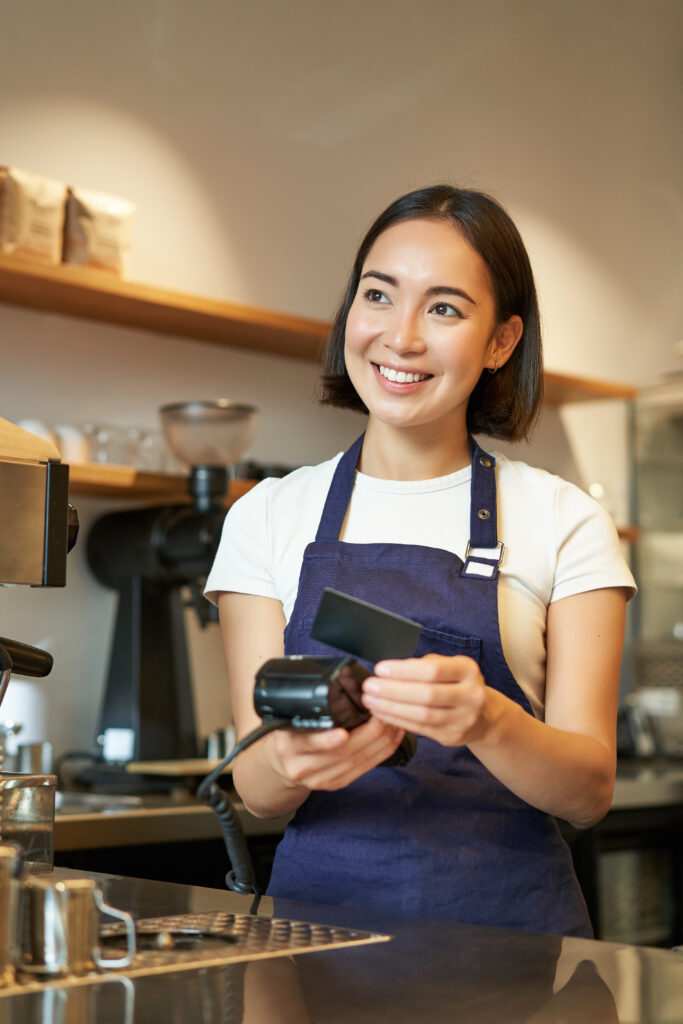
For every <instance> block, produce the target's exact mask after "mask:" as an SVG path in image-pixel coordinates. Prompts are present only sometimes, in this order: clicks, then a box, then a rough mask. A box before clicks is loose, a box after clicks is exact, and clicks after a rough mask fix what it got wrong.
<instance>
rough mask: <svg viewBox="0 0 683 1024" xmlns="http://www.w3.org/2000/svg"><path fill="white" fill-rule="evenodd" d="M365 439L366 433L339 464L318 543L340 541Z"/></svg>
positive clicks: (333, 478) (326, 505)
mask: <svg viewBox="0 0 683 1024" xmlns="http://www.w3.org/2000/svg"><path fill="white" fill-rule="evenodd" d="M364 437H365V431H363V433H362V434H361V435H360V437H359V438H357V439H356V440H355V441H354V442H353V444H352V445H351V447H350V448H349V449H348V451H345V452H344V454H343V455H342V457H341V459H340V460H339V462H338V463H337V468H336V469H335V471H334V476H333V477H332V483H331V484H330V489H329V491H328V492H327V499H326V501H325V507H324V508H323V514H322V516H321V517H320V523H319V525H318V532H317V534H316V536H315V539H316V542H318V543H323V544H329V543H334V542H335V541H338V540H339V534H340V533H341V530H342V526H343V524H344V516H345V515H346V510H347V508H348V507H349V501H350V500H351V492H352V491H353V482H354V479H355V476H356V466H357V465H358V459H359V457H360V450H361V448H362V447H363V438H364Z"/></svg>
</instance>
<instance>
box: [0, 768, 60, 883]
mask: <svg viewBox="0 0 683 1024" xmlns="http://www.w3.org/2000/svg"><path fill="white" fill-rule="evenodd" d="M56 791H57V777H56V776H55V775H25V774H22V773H20V772H0V836H2V838H3V840H9V841H11V842H14V843H18V844H19V846H20V847H21V848H22V850H23V851H24V863H25V866H26V868H27V869H28V870H30V871H35V872H38V873H39V872H49V871H51V870H52V866H53V864H54V838H55V793H56Z"/></svg>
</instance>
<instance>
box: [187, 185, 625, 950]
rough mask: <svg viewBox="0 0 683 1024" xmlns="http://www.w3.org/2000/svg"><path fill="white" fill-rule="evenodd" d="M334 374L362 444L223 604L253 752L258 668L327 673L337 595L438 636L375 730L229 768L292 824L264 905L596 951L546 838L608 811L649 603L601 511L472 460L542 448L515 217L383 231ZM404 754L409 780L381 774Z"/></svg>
mask: <svg viewBox="0 0 683 1024" xmlns="http://www.w3.org/2000/svg"><path fill="white" fill-rule="evenodd" d="M325 370H326V372H325V376H324V378H323V401H325V402H327V403H329V404H333V405H341V406H343V407H346V408H352V409H357V410H358V411H359V412H361V413H363V414H365V415H366V417H367V419H366V422H365V430H364V432H363V434H362V435H361V436H360V437H359V438H358V440H357V441H356V442H355V443H354V444H353V445H352V446H351V448H350V449H349V450H348V451H347V452H345V453H344V454H340V455H337V456H335V457H334V458H332V459H330V460H328V461H326V462H324V463H322V464H321V465H318V466H313V467H304V468H302V469H300V470H297V471H296V472H294V473H292V474H290V475H289V476H288V477H285V478H283V479H277V480H275V479H271V480H266V481H263V482H262V483H260V484H259V485H257V486H256V487H255V488H254V489H253V490H251V491H250V492H249V493H248V494H247V495H245V497H243V498H242V499H240V501H238V502H237V503H236V504H235V505H234V506H233V507H232V508H231V510H230V512H229V514H228V516H227V518H226V523H225V527H224V531H223V537H222V540H221V545H220V548H219V551H218V554H217V557H216V561H215V564H214V567H213V569H212V572H211V575H210V577H209V580H208V582H207V594H208V596H209V597H210V598H212V599H213V600H216V601H217V602H218V606H219V609H220V618H221V628H222V635H223V640H224V646H225V653H226V659H227V668H228V677H229V685H230V692H231V699H232V706H233V712H234V716H235V722H236V726H237V730H238V734H239V735H240V736H243V735H245V734H246V733H248V732H249V731H250V730H251V729H253V728H255V727H256V726H257V725H258V724H259V722H258V718H257V717H256V714H255V712H254V709H253V702H252V698H253V686H254V676H255V674H256V671H257V669H258V668H259V666H260V665H261V664H262V663H263V662H264V661H265V660H267V659H268V658H272V657H277V656H281V655H282V654H283V653H286V654H316V653H321V652H323V651H324V652H325V653H330V651H329V649H326V648H324V647H321V646H320V645H319V644H317V643H316V642H314V641H312V640H311V638H310V635H309V634H310V628H311V623H312V621H313V618H314V616H315V612H316V609H317V606H318V602H319V600H320V597H321V594H322V591H323V588H324V587H328V586H329V587H334V588H335V589H337V590H341V591H344V592H346V593H349V594H352V595H354V596H356V597H359V598H361V599H364V600H367V601H370V602H372V603H373V604H377V605H380V606H383V607H385V608H387V609H389V610H391V611H394V612H396V613H398V614H402V615H405V616H407V617H409V618H412V619H417V620H418V621H419V622H420V623H421V624H422V626H423V630H422V637H421V641H420V647H419V648H418V650H417V652H416V656H415V657H413V658H409V659H405V660H403V661H383V662H380V663H378V664H377V665H376V666H375V669H374V675H373V676H371V677H370V678H369V679H367V680H366V681H365V683H364V695H363V702H364V704H365V706H366V707H367V709H368V710H369V711H370V712H371V714H372V717H371V718H370V719H369V721H368V722H366V723H365V724H363V725H361V726H360V727H358V728H356V729H354V730H353V731H351V732H347V731H346V730H344V729H334V730H332V731H329V732H310V733H293V732H285V731H276V732H273V733H271V734H270V735H268V736H267V737H266V738H265V739H263V740H262V741H261V742H259V743H257V744H255V745H254V746H252V747H250V748H249V749H248V750H246V751H245V752H244V753H242V754H241V755H240V756H239V758H238V759H237V761H236V763H235V767H234V782H235V786H236V788H237V790H238V792H239V793H240V795H241V797H242V799H243V801H244V803H245V805H246V806H247V807H248V808H249V810H250V811H251V812H252V813H253V814H255V815H257V816H259V817H264V818H267V817H271V816H276V815H280V814H283V813H287V812H291V811H295V812H296V814H295V816H294V819H293V821H292V823H291V824H290V825H289V827H288V829H287V831H286V834H285V837H284V839H283V840H282V842H281V844H280V846H279V847H278V850H277V853H276V857H275V862H274V866H273V873H272V878H271V882H270V887H269V890H268V891H269V893H270V894H271V895H273V896H280V897H283V898H290V899H300V900H314V901H319V902H322V903H326V904H346V905H363V906H370V907H373V908H375V909H378V910H386V911H389V912H391V913H400V914H406V915H417V916H423V917H449V918H453V919H457V920H462V921H468V922H473V923H482V924H494V925H499V926H505V927H513V928H523V929H530V930H534V931H545V932H555V933H557V934H573V935H584V936H585V935H590V924H589V921H588V915H587V913H586V908H585V904H584V902H583V899H582V896H581V892H580V890H579V886H578V883H577V881H576V878H575V875H574V872H573V869H572V864H571V858H570V855H569V851H568V849H567V847H566V845H565V844H564V842H563V841H562V839H561V837H560V835H559V831H558V828H557V824H556V822H555V820H554V819H555V817H559V818H563V819H565V820H567V821H569V822H571V823H572V824H573V825H575V826H577V827H580V828H584V827H587V826H590V825H592V824H593V823H594V822H596V821H598V820H599V819H600V818H601V817H602V816H603V815H604V814H605V813H606V811H607V810H608V808H609V806H610V801H611V796H612V789H613V784H614V775H615V720H616V708H617V695H618V677H619V667H620V661H621V653H622V644H623V634H624V614H625V604H626V600H627V599H628V597H629V596H630V595H632V593H633V592H634V582H633V578H632V576H631V574H630V572H629V570H628V568H627V566H626V564H625V562H624V560H623V557H622V555H621V552H620V548H619V543H618V539H617V535H616V531H615V529H614V526H613V524H612V523H611V521H610V520H609V518H608V517H607V516H606V514H605V513H604V511H603V510H602V509H601V508H600V506H598V505H597V504H596V503H595V502H594V501H593V500H592V499H591V498H589V497H588V496H587V495H586V494H584V493H583V492H582V491H580V490H579V489H578V488H576V487H574V486H572V485H570V484H568V483H566V482H565V481H563V480H561V479H559V478H558V477H555V476H552V475H550V474H548V473H545V472H543V471H541V470H537V469H534V468H531V467H530V466H528V465H526V464H524V463H522V462H515V461H511V460H510V459H508V458H507V457H506V456H504V455H495V454H494V452H493V450H492V446H491V444H490V442H489V441H487V442H486V443H484V442H482V444H481V445H480V444H479V443H477V441H475V439H474V436H473V435H475V434H477V435H481V434H484V435H487V437H488V438H501V439H504V440H506V441H516V440H519V439H522V438H524V437H526V436H528V434H529V431H530V429H531V427H532V425H533V422H534V420H535V417H536V415H537V412H538V409H539V405H540V401H541V388H542V365H541V339H540V327H539V314H538V308H537V301H536V292H535V287H534V281H533V276H532V272H531V268H530V265H529V260H528V256H527V253H526V251H525V249H524V245H523V243H522V240H521V238H520V236H519V233H518V231H517V229H516V227H515V225H514V224H513V223H512V221H511V220H510V218H509V216H508V215H507V214H506V213H505V211H504V210H503V209H502V208H501V207H500V205H499V204H498V203H496V202H495V201H494V200H492V199H491V198H490V197H488V196H486V195H484V194H482V193H478V192H474V191H466V190H461V189H456V188H452V187H450V186H434V187H430V188H425V189H421V190H419V191H416V192H412V193H409V194H407V195H405V196H402V197H401V198H399V199H398V200H396V201H395V202H394V203H392V204H391V205H390V206H389V207H388V208H387V209H386V210H385V211H384V212H383V213H382V214H380V216H379V217H378V218H377V220H376V221H375V223H374V224H373V225H372V227H371V228H370V230H369V231H368V233H367V235H366V236H365V238H364V240H363V242H362V244H361V246H360V249H359V251H358V255H357V258H356V261H355V264H354V267H353V270H352V273H351V277H350V280H349V283H348V287H347V290H346V294H345V296H344V299H343V301H342V304H341V307H340V309H339V312H338V314H337V316H336V319H335V322H334V325H333V329H332V334H331V339H330V343H329V347H328V352H327V356H326V367H325ZM405 730H409V731H411V732H413V733H415V734H417V736H418V747H417V752H416V754H415V756H414V757H413V758H412V760H411V761H410V763H409V764H408V765H407V766H406V767H403V768H389V767H380V765H381V763H382V762H383V761H384V760H385V759H386V758H387V757H389V756H390V755H391V753H392V752H393V751H394V749H395V748H396V746H397V745H398V743H399V742H400V740H401V738H402V736H403V733H404V731H405Z"/></svg>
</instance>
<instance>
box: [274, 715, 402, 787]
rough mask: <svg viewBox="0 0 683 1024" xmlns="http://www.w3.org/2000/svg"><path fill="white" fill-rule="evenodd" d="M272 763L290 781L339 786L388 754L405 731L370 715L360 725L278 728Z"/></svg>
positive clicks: (307, 784) (301, 784)
mask: <svg viewBox="0 0 683 1024" xmlns="http://www.w3.org/2000/svg"><path fill="white" fill-rule="evenodd" d="M272 736H273V741H272V742H273V747H274V751H275V763H274V765H273V767H274V768H275V770H276V771H278V772H279V774H280V775H281V776H282V777H283V779H285V780H286V781H287V782H288V783H290V784H291V783H294V784H295V785H298V786H305V787H307V788H308V789H311V790H313V789H328V790H331V789H338V788H341V787H342V786H345V785H348V784H349V782H352V781H353V780H354V779H356V778H358V777H359V776H360V775H362V774H364V772H366V771H369V770H370V769H371V768H374V767H375V766H376V765H378V764H381V762H382V761H384V760H386V758H387V757H389V756H390V755H391V754H392V753H393V752H394V750H395V749H396V747H397V746H398V744H399V743H400V741H401V739H402V736H403V733H402V731H401V730H400V729H396V728H395V727H394V726H392V725H387V724H386V723H384V722H380V721H379V719H372V718H371V719H370V720H369V721H368V722H366V723H364V724H363V725H361V726H359V727H358V728H357V729H354V730H352V731H351V732H347V731H346V730H345V729H333V730H330V731H327V730H312V731H310V732H303V731H302V732H298V731H292V732H289V731H285V730H278V731H277V732H275V733H273V734H272Z"/></svg>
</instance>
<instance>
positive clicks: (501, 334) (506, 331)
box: [489, 316, 524, 372]
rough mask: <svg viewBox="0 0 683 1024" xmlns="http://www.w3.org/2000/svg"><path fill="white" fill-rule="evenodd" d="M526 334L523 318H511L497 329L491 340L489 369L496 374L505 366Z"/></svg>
mask: <svg viewBox="0 0 683 1024" xmlns="http://www.w3.org/2000/svg"><path fill="white" fill-rule="evenodd" d="M523 333H524V324H523V322H522V318H521V316H511V317H510V319H509V320H506V321H505V323H503V324H500V325H499V326H498V327H496V330H495V332H494V335H493V338H492V339H491V349H490V352H489V369H491V370H492V371H494V372H495V370H500V368H501V367H502V366H505V364H506V363H507V361H508V359H509V358H510V356H511V355H512V353H513V352H514V351H515V349H516V348H517V343H518V342H519V339H520V338H521V337H522V334H523Z"/></svg>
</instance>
